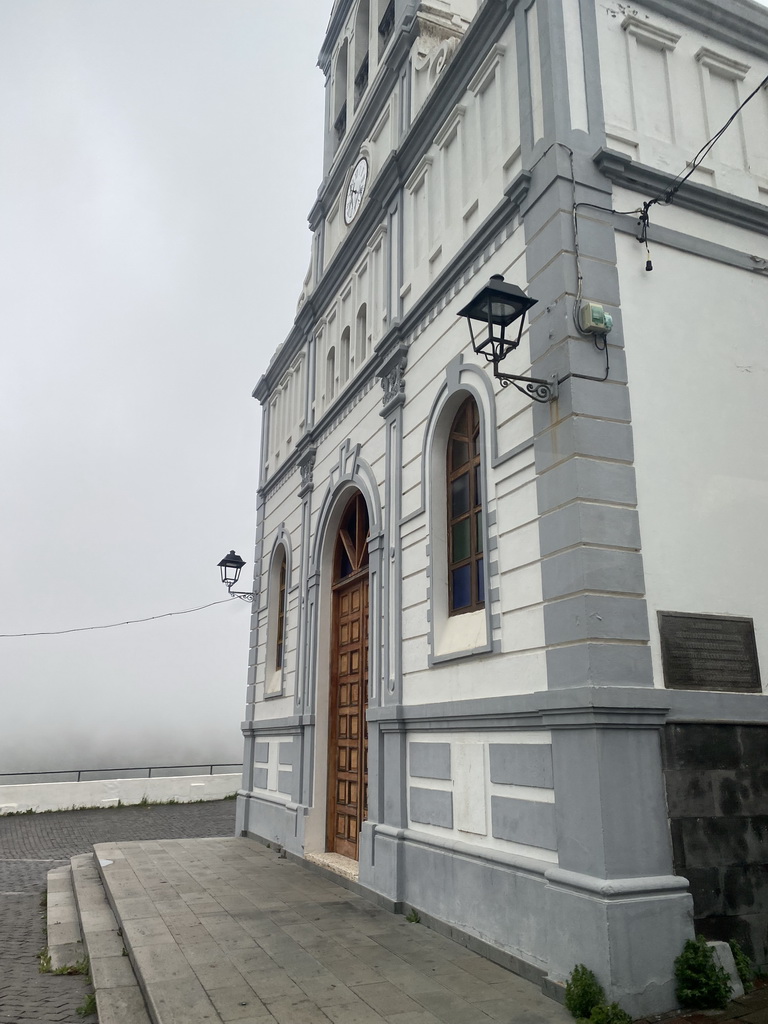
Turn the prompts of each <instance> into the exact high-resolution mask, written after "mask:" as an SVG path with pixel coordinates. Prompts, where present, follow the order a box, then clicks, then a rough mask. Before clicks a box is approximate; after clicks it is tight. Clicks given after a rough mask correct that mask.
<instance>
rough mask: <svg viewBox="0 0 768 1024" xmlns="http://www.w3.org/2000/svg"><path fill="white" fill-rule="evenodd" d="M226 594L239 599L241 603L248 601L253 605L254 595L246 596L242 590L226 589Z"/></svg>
mask: <svg viewBox="0 0 768 1024" xmlns="http://www.w3.org/2000/svg"><path fill="white" fill-rule="evenodd" d="M227 593H228V594H229V596H230V597H239V598H240V600H241V601H250V602H251V604H253V602H254V600H255V596H256V595H255V594H247V593H245V591H242V590H233V589H232V587H227Z"/></svg>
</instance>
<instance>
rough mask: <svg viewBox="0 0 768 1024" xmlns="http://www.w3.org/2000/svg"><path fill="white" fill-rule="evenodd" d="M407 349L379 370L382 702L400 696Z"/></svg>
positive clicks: (397, 352) (392, 701)
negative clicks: (382, 435)
mask: <svg viewBox="0 0 768 1024" xmlns="http://www.w3.org/2000/svg"><path fill="white" fill-rule="evenodd" d="M407 363H408V349H407V347H406V346H405V345H398V346H397V348H396V349H394V350H393V352H392V355H391V356H390V357H389V358H388V359H387V361H386V362H385V363H384V365H383V366H382V368H381V370H380V371H379V376H380V378H381V386H382V389H383V391H384V397H383V399H382V408H381V410H380V412H381V416H382V417H383V418H384V419H385V420H386V428H385V430H386V442H385V444H386V449H385V460H386V466H387V473H386V480H385V484H384V487H385V492H384V495H385V496H384V515H385V519H384V538H385V540H384V552H383V558H382V609H383V613H384V614H383V621H382V680H383V687H382V692H381V703H382V704H399V703H400V700H401V699H402V607H403V601H402V591H403V581H402V577H403V572H402V558H403V556H402V546H401V543H400V520H401V518H402V494H403V405H404V404H405V369H406V366H407Z"/></svg>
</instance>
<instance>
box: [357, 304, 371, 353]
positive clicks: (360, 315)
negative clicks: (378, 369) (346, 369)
mask: <svg viewBox="0 0 768 1024" xmlns="http://www.w3.org/2000/svg"><path fill="white" fill-rule="evenodd" d="M367 345H368V306H367V305H366V304H365V303H363V304H362V306H361V307H360V309H358V311H357V323H356V325H355V367H360V366H362V365H363V363H364V362H365V357H366V355H367V354H368V353H367Z"/></svg>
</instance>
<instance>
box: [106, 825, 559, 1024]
mask: <svg viewBox="0 0 768 1024" xmlns="http://www.w3.org/2000/svg"><path fill="white" fill-rule="evenodd" d="M96 854H97V857H98V858H99V860H100V862H101V865H102V868H101V870H102V877H103V878H104V881H105V885H106V887H107V889H108V892H109V895H110V902H112V904H113V906H114V908H115V913H116V916H117V918H118V921H119V923H120V924H121V926H122V933H123V941H124V943H125V945H126V948H127V949H128V952H129V955H130V957H131V960H132V962H133V964H134V967H135V968H136V973H137V976H139V978H140V984H142V986H143V987H144V992H145V996H146V997H147V1002H148V1005H150V1007H151V1010H152V1013H153V1017H154V1018H155V1019H156V1020H158V1021H160V1022H161V1024H202V1022H204V1021H205V1022H213V1021H233V1022H234V1021H236V1022H239V1024H330V1022H333V1024H491V1022H493V1021H497V1022H506V1024H512V1022H514V1024H572V1020H571V1017H570V1016H569V1014H568V1013H567V1011H566V1010H565V1009H564V1008H563V1007H561V1006H559V1005H558V1004H557V1003H555V1002H553V1001H552V1000H550V999H548V998H547V997H546V996H544V995H543V994H542V992H541V990H540V989H539V988H538V987H537V986H536V985H534V984H532V983H531V982H527V981H524V980H523V979H521V978H518V977H517V976H515V975H513V974H510V973H509V972H508V971H506V970H504V969H503V968H502V967H498V966H497V965H496V964H493V963H491V962H490V961H488V960H485V959H484V958H483V957H481V956H479V955H477V954H476V953H472V952H470V951H469V950H467V949H466V948H465V947H463V946H461V945H459V944H458V943H456V942H453V941H451V940H450V939H446V938H443V937H442V936H440V935H438V934H436V933H435V932H433V931H430V929H428V928H426V927H424V926H423V925H420V924H417V923H413V924H412V923H409V922H408V921H406V919H405V918H404V917H402V916H399V915H395V914H391V913H389V912H388V911H386V910H382V909H380V908H378V907H377V906H375V905H374V904H372V903H370V902H368V901H367V900H366V899H364V898H362V897H360V896H357V895H355V894H354V893H352V892H351V891H350V890H348V889H345V888H343V887H342V886H341V885H339V884H337V883H336V882H334V881H330V880H328V879H327V878H325V877H324V876H321V875H319V874H317V873H315V872H313V871H310V870H308V869H307V868H306V867H304V866H303V865H301V864H297V863H294V862H293V861H291V860H288V859H284V858H281V857H280V856H279V854H278V853H277V851H275V850H271V849H268V848H266V847H264V846H262V845H261V844H260V843H257V842H254V841H252V840H248V839H208V840H199V839H198V840H173V841H163V842H154V843H143V842H139V843H110V844H104V845H100V846H97V847H96ZM214 1007H215V1009H214Z"/></svg>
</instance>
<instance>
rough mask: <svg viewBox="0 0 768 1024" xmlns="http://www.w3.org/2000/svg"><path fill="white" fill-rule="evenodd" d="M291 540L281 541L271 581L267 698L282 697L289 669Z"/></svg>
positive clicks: (275, 550) (266, 681)
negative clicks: (289, 548) (289, 545)
mask: <svg viewBox="0 0 768 1024" xmlns="http://www.w3.org/2000/svg"><path fill="white" fill-rule="evenodd" d="M287 543H288V538H287V537H286V536H285V535H284V534H283V538H282V539H281V540H279V541H278V543H277V544H276V546H275V548H274V551H273V553H272V558H271V561H270V568H269V577H268V580H267V649H266V656H265V662H266V663H265V666H264V667H265V673H264V696H265V697H278V696H281V695H282V693H283V689H284V680H285V671H286V667H287V660H288V659H287V657H286V655H287V641H288V586H289V571H290V569H289V564H288V548H287V547H286V544H287Z"/></svg>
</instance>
